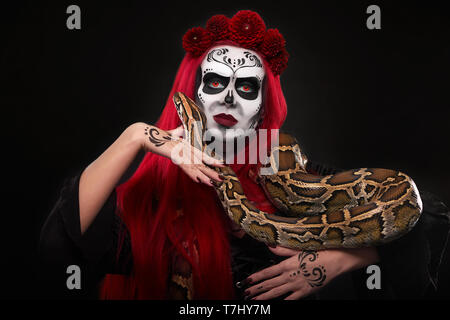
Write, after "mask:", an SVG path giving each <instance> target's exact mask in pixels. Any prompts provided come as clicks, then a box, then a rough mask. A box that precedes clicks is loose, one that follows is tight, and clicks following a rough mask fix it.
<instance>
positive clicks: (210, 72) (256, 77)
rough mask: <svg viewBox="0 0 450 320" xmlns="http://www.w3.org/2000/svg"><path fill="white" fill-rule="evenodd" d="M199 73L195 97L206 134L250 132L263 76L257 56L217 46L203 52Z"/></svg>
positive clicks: (227, 136) (229, 136) (257, 110)
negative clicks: (199, 107)
mask: <svg viewBox="0 0 450 320" xmlns="http://www.w3.org/2000/svg"><path fill="white" fill-rule="evenodd" d="M201 72H202V80H201V84H200V86H199V88H198V90H197V97H196V98H197V102H199V104H200V105H201V106H203V110H204V112H205V115H206V120H207V129H208V132H209V134H211V135H213V136H216V137H222V138H225V140H230V139H233V138H235V137H238V136H242V135H249V134H250V133H251V132H253V130H254V129H255V128H256V125H257V124H258V121H259V118H260V110H261V106H262V83H263V79H264V75H265V72H264V67H263V65H262V59H261V58H260V57H259V55H258V54H257V53H256V52H254V51H252V50H249V49H244V48H239V47H234V46H225V45H224V46H218V47H215V48H212V49H211V50H210V51H209V52H208V54H207V55H206V57H205V59H204V60H203V62H202V65H201ZM228 129H233V130H228Z"/></svg>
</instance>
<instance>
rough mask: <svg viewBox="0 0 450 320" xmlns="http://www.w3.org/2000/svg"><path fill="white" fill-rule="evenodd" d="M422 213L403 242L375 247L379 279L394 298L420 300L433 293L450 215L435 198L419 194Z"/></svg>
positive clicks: (424, 193) (428, 194)
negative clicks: (386, 280)
mask: <svg viewBox="0 0 450 320" xmlns="http://www.w3.org/2000/svg"><path fill="white" fill-rule="evenodd" d="M420 195H421V198H422V202H423V212H422V215H421V217H420V219H419V221H418V222H417V224H416V226H415V227H414V228H413V229H412V230H411V231H410V232H409V233H408V234H406V235H405V236H403V237H402V238H400V239H398V240H396V241H393V242H391V243H388V244H386V245H383V246H380V247H378V248H377V249H378V254H379V257H380V268H381V273H382V276H383V275H384V276H385V277H387V279H388V280H389V284H390V286H391V290H392V291H393V294H394V296H395V297H397V298H402V299H403V298H420V297H423V296H424V295H425V294H426V293H427V291H428V290H430V289H431V290H436V289H437V285H438V281H437V279H438V270H439V266H440V263H441V259H442V256H443V254H444V252H445V248H446V245H447V238H448V235H449V230H450V212H449V209H448V208H447V206H446V205H445V204H444V203H443V202H442V201H440V200H439V199H438V197H437V196H435V195H433V194H431V193H429V192H427V191H421V192H420Z"/></svg>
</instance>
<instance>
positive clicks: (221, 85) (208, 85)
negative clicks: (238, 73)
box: [203, 72, 230, 94]
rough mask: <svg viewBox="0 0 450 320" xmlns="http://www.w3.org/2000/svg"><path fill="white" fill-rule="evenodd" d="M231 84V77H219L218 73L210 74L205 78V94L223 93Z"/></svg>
mask: <svg viewBox="0 0 450 320" xmlns="http://www.w3.org/2000/svg"><path fill="white" fill-rule="evenodd" d="M229 82H230V78H229V77H224V76H221V75H218V74H217V73H213V72H209V73H207V74H205V75H204V77H203V83H204V86H203V92H204V93H206V94H216V93H220V92H222V91H223V90H224V89H225V88H226V87H227V86H228V83H229Z"/></svg>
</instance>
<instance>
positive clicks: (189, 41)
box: [183, 10, 289, 75]
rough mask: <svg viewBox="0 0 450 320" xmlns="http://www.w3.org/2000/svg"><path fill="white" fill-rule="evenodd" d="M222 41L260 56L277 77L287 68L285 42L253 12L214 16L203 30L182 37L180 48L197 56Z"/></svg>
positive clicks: (275, 30)
mask: <svg viewBox="0 0 450 320" xmlns="http://www.w3.org/2000/svg"><path fill="white" fill-rule="evenodd" d="M221 40H231V41H234V42H235V43H237V44H238V45H239V46H241V47H243V48H246V49H251V50H255V51H257V52H258V53H260V54H262V55H263V56H264V57H265V58H266V61H267V62H268V64H269V67H270V69H271V70H272V72H273V73H274V74H275V75H280V74H281V73H282V72H283V71H284V69H286V67H287V62H288V59H289V54H288V52H287V51H286V41H285V40H284V38H283V36H282V35H281V33H280V32H279V31H278V29H267V30H266V25H265V23H264V20H263V19H262V18H261V17H260V15H259V14H257V13H256V12H253V11H250V10H242V11H238V12H237V13H236V14H235V15H234V16H233V18H231V19H229V18H228V17H226V16H224V15H215V16H213V17H211V18H210V19H209V20H208V21H207V22H206V28H202V27H195V28H192V29H190V30H188V31H187V32H186V33H185V34H184V36H183V48H184V50H186V52H188V53H190V54H192V55H193V56H195V57H198V56H200V55H202V54H203V53H204V52H205V51H206V50H207V49H208V48H210V47H211V46H212V45H213V44H214V43H215V42H217V41H221Z"/></svg>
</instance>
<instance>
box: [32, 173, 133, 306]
mask: <svg viewBox="0 0 450 320" xmlns="http://www.w3.org/2000/svg"><path fill="white" fill-rule="evenodd" d="M80 176H81V173H80V174H78V175H76V176H75V177H73V178H71V179H67V180H66V181H65V182H64V184H63V187H62V189H61V193H60V196H59V198H58V200H57V202H56V204H55V206H54V207H53V209H52V211H51V213H50V215H49V216H48V218H47V220H46V221H45V223H44V226H43V227H42V230H41V235H40V240H39V249H38V251H39V252H38V255H39V265H40V272H39V274H40V282H41V287H42V288H45V291H46V292H45V293H43V294H44V295H46V296H50V297H58V298H64V297H70V298H73V297H75V298H76V297H80V298H86V297H92V298H95V297H96V296H97V287H98V284H99V283H100V281H101V280H102V278H103V277H104V275H105V274H106V273H129V271H130V269H131V261H132V259H131V249H130V243H129V235H128V232H127V230H126V228H125V226H124V224H123V222H122V220H121V218H120V217H119V215H118V214H117V213H116V211H117V210H116V193H115V191H113V192H112V193H111V195H110V196H109V198H108V200H107V201H106V202H105V204H104V206H103V207H102V208H101V210H100V211H99V213H98V214H97V216H96V218H95V220H94V221H93V222H92V224H91V225H90V226H89V228H88V229H87V230H86V232H85V233H84V234H83V235H82V234H81V228H80V216H79V202H78V187H79V179H80ZM122 235H123V237H122ZM119 239H121V241H123V242H122V243H121V244H122V246H121V247H122V250H121V251H120V255H118V254H117V253H118V251H117V248H118V245H119ZM122 239H123V240H122ZM71 265H76V266H79V268H80V274H81V277H80V278H81V289H72V290H69V289H68V288H67V285H66V281H67V279H68V277H69V276H70V275H71V274H68V273H67V268H68V267H69V266H71Z"/></svg>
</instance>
